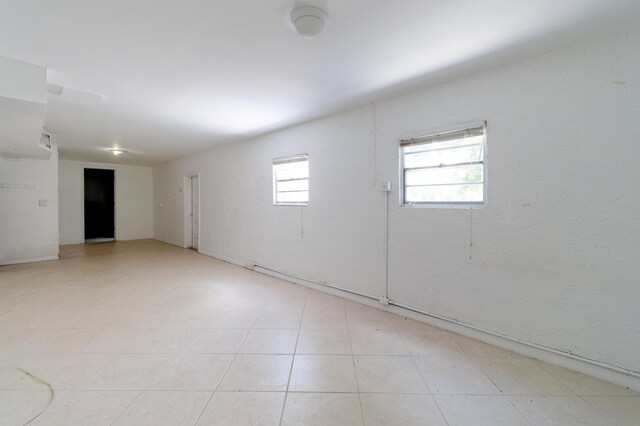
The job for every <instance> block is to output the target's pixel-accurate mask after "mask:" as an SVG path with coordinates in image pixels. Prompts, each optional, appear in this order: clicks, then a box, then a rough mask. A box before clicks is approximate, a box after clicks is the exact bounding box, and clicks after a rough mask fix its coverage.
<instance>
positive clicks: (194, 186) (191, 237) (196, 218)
mask: <svg viewBox="0 0 640 426" xmlns="http://www.w3.org/2000/svg"><path fill="white" fill-rule="evenodd" d="M183 188H184V222H185V224H184V225H185V226H184V233H185V238H184V240H185V247H186V248H192V249H194V250H198V248H199V246H200V180H199V178H198V175H194V176H185V177H184V185H183Z"/></svg>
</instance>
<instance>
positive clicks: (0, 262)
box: [0, 254, 58, 265]
mask: <svg viewBox="0 0 640 426" xmlns="http://www.w3.org/2000/svg"><path fill="white" fill-rule="evenodd" d="M46 260H58V255H57V254H54V255H52V256H40V257H28V258H26V259H10V260H0V265H17V264H18V263H32V262H43V261H46Z"/></svg>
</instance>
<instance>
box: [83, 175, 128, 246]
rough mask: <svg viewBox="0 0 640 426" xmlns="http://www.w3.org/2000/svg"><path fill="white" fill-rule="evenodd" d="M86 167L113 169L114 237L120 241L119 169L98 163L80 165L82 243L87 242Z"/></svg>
mask: <svg viewBox="0 0 640 426" xmlns="http://www.w3.org/2000/svg"><path fill="white" fill-rule="evenodd" d="M84 169H100V170H113V228H114V229H113V239H114V240H115V241H119V240H120V238H118V206H117V200H118V178H117V176H116V175H117V173H118V170H116V168H115V167H113V166H101V165H96V164H88V163H87V164H81V165H80V181H81V185H80V186H81V189H80V211H81V213H82V214H80V217H81V218H82V220H81V221H80V222H81V224H80V226H81V229H80V236H81V237H82V238H81V239H82V243H83V244H84V243H85V242H86V238H85V235H84V222H85V220H84Z"/></svg>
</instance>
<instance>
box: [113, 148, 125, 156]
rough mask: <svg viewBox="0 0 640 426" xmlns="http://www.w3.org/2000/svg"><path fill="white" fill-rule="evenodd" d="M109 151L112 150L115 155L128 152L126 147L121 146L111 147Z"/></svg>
mask: <svg viewBox="0 0 640 426" xmlns="http://www.w3.org/2000/svg"><path fill="white" fill-rule="evenodd" d="M109 151H111V153H112V154H113V155H120V154H124V153H125V152H127V151H125V150H124V149H120V148H113V149H110V150H109Z"/></svg>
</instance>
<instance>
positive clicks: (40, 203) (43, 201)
mask: <svg viewBox="0 0 640 426" xmlns="http://www.w3.org/2000/svg"><path fill="white" fill-rule="evenodd" d="M38 207H47V200H38Z"/></svg>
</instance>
